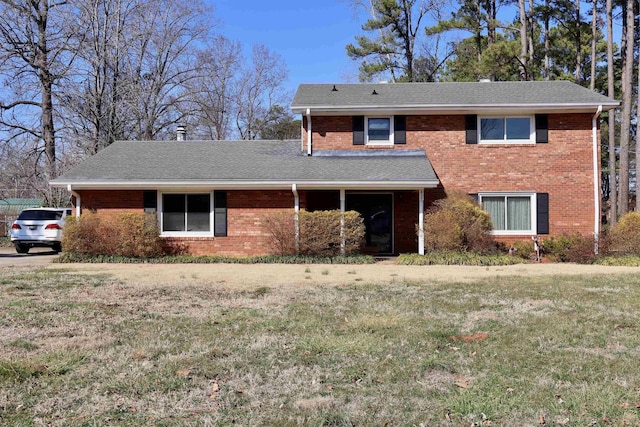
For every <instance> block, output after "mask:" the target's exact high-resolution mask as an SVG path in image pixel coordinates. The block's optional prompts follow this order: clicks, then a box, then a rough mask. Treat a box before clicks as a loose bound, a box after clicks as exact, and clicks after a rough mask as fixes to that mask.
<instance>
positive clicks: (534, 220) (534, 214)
mask: <svg viewBox="0 0 640 427" xmlns="http://www.w3.org/2000/svg"><path fill="white" fill-rule="evenodd" d="M484 197H504V198H505V211H504V214H505V224H507V209H506V206H507V203H506V198H507V197H529V199H530V203H529V206H530V209H531V213H530V218H531V229H530V230H493V231H492V232H491V234H492V235H494V236H535V235H536V234H538V233H537V226H538V206H537V199H538V198H537V197H536V193H535V192H530V191H516V192H484V193H478V203H480V206H482V199H483V198H484Z"/></svg>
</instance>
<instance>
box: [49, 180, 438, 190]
mask: <svg viewBox="0 0 640 427" xmlns="http://www.w3.org/2000/svg"><path fill="white" fill-rule="evenodd" d="M293 184H296V186H297V188H298V190H316V189H317V190H320V189H327V190H329V189H340V188H344V189H362V190H375V189H386V190H413V189H419V188H435V187H437V186H438V184H440V181H439V180H438V179H433V180H420V181H304V180H295V181H294V180H290V181H84V182H83V181H74V182H65V181H52V182H51V183H50V185H51V186H52V187H67V186H68V185H72V186H73V189H74V190H142V189H150V188H153V189H158V190H171V189H181V190H184V189H190V190H198V189H212V188H224V189H226V190H290V189H291V186H292V185H293Z"/></svg>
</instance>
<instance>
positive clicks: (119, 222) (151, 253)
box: [62, 212, 163, 258]
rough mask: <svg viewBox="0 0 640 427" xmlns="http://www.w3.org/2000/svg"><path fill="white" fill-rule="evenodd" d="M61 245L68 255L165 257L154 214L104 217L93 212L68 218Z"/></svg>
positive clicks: (125, 214)
mask: <svg viewBox="0 0 640 427" xmlns="http://www.w3.org/2000/svg"><path fill="white" fill-rule="evenodd" d="M62 246H63V247H64V250H65V252H69V253H75V254H83V255H114V256H121V257H133V258H151V257H157V256H160V255H162V254H163V248H162V240H161V239H160V237H159V236H158V225H157V221H156V217H155V215H153V214H145V213H128V212H127V213H119V214H115V215H108V216H101V215H97V214H95V213H92V212H88V213H85V214H83V215H82V216H81V217H80V218H75V217H69V218H67V223H66V224H65V230H64V236H63V238H62Z"/></svg>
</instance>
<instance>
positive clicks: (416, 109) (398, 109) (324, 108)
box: [291, 101, 620, 115]
mask: <svg viewBox="0 0 640 427" xmlns="http://www.w3.org/2000/svg"><path fill="white" fill-rule="evenodd" d="M619 104H620V103H619V102H617V101H611V102H605V103H602V104H600V103H599V104H593V103H561V104H545V103H539V104H475V105H468V104H429V105H401V104H400V105H348V106H346V105H345V106H336V105H316V106H312V107H292V108H291V111H293V112H294V113H296V114H304V113H305V112H306V111H307V109H309V108H313V113H314V115H323V114H335V113H341V114H369V113H373V114H383V113H384V114H386V113H390V114H393V113H405V114H408V113H414V114H421V113H438V112H445V111H446V112H458V113H461V114H462V113H474V114H475V113H478V112H487V111H512V112H513V111H560V112H567V113H569V112H588V113H592V112H593V110H594V108H598V106H602V109H603V110H610V109H612V108H616V107H617V106H618V105H619Z"/></svg>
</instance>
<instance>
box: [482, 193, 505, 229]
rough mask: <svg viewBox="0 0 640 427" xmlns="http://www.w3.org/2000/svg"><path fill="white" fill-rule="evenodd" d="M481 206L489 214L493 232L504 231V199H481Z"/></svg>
mask: <svg viewBox="0 0 640 427" xmlns="http://www.w3.org/2000/svg"><path fill="white" fill-rule="evenodd" d="M482 206H483V208H484V210H485V211H487V212H489V216H490V217H491V223H492V224H493V229H494V230H504V229H505V228H504V208H505V204H504V197H483V198H482Z"/></svg>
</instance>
